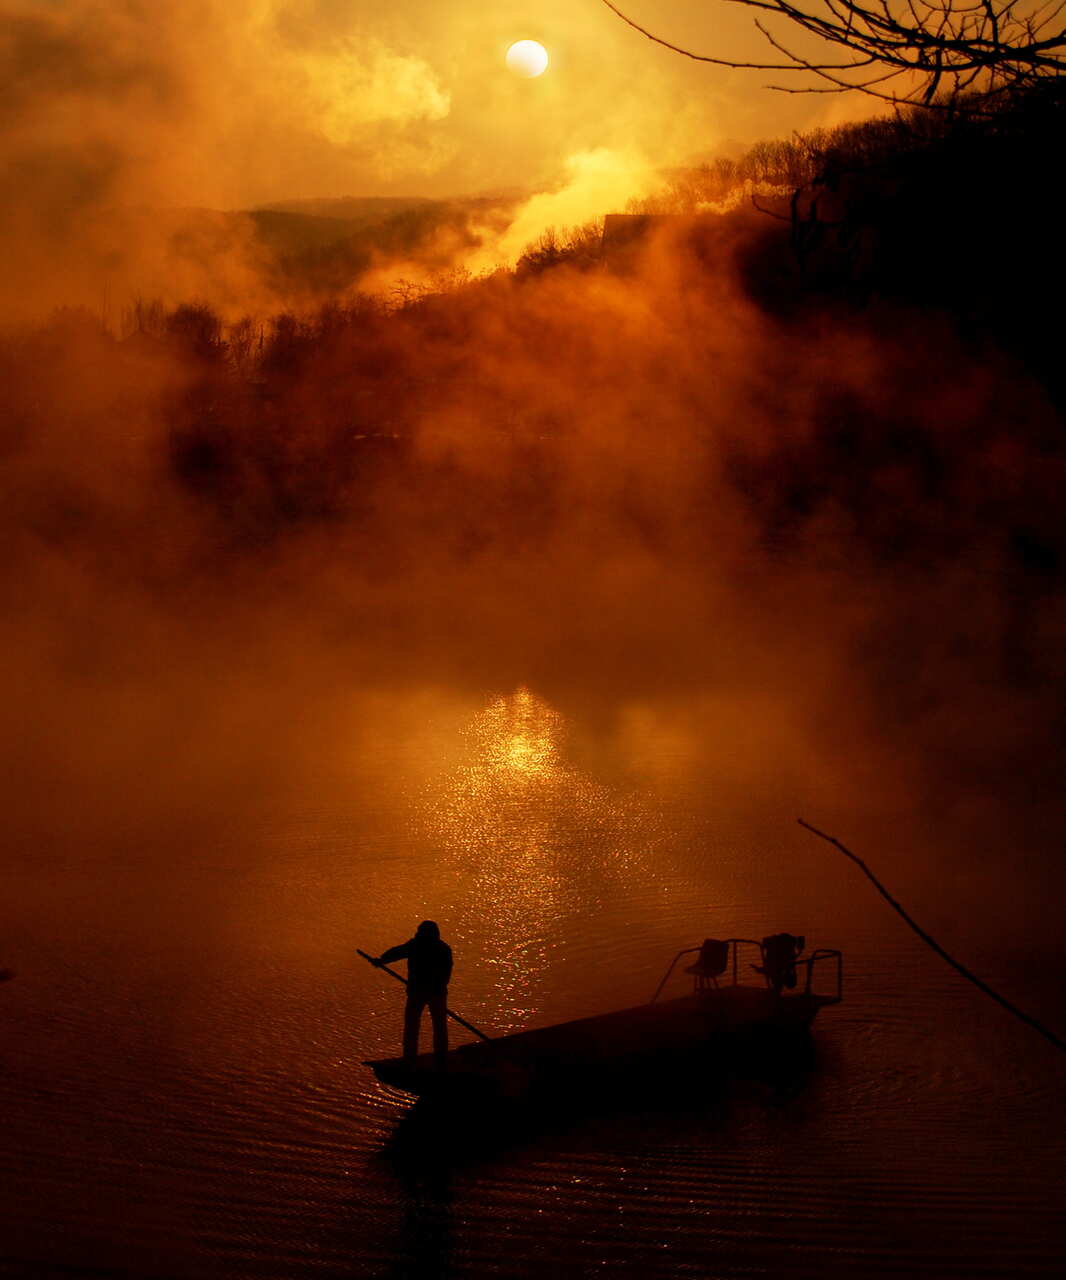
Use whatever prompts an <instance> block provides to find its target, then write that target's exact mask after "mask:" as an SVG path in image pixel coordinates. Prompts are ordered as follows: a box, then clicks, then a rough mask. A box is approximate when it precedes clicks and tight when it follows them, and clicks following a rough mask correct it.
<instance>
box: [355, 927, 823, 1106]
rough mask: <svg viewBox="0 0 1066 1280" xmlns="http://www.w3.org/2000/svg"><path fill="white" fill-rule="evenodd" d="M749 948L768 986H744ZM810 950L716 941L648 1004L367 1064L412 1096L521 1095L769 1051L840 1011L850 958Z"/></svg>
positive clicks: (778, 939)
mask: <svg viewBox="0 0 1066 1280" xmlns="http://www.w3.org/2000/svg"><path fill="white" fill-rule="evenodd" d="M741 948H746V949H747V953H748V955H749V956H751V957H755V956H756V955H757V956H758V959H759V963H758V964H755V963H750V962H749V963H746V964H745V965H744V967H743V972H745V973H747V972H748V971H749V970H754V971H755V972H756V973H758V974H759V975H761V977H762V979H763V981H762V983H761V984H760V985H755V984H754V983H748V982H741V981H740V973H741V971H742V968H741V963H740V960H739V952H740V949H741ZM803 948H804V939H802V938H797V937H794V936H793V935H791V934H774V935H772V936H771V937H768V938H764V939H763V940H762V942H755V941H753V940H752V939H748V938H729V939H727V940H724V941H723V940H718V939H707V940H706V941H705V942H704V944H703V945H702V947H692V948H687V949H686V950H683V951H679V952H678V954H677V955H676V956H675V957H674V960H673V962H672V963H671V965H670V967H669V969H668V970H667V972H666V974H665V976H664V977H663V980H662V982H660V984H659V987H658V990H657V991H656V993H655V995H654V996H653V997H652V999H651V1000H650V1001H649V1002H648V1003H647V1004H642V1005H636V1006H634V1007H632V1008H629V1009H619V1010H616V1011H614V1012H611V1013H603V1014H598V1015H596V1016H594V1017H589V1018H577V1019H574V1020H573V1021H570V1022H562V1023H558V1024H557V1025H555V1026H550V1027H537V1028H533V1029H531V1030H527V1031H518V1032H514V1033H512V1034H511V1035H505V1036H498V1037H493V1038H491V1039H490V1038H483V1039H481V1040H477V1041H474V1042H472V1043H469V1044H463V1045H459V1046H458V1047H457V1048H455V1049H452V1050H450V1051H449V1052H448V1053H447V1054H444V1055H443V1056H442V1057H441V1058H440V1059H437V1058H435V1057H434V1055H433V1054H431V1053H423V1054H419V1055H418V1056H416V1057H399V1058H383V1059H377V1060H372V1061H368V1062H367V1064H366V1065H367V1066H369V1067H370V1068H371V1069H372V1070H373V1072H374V1074H375V1075H376V1076H377V1078H378V1079H379V1080H381V1081H382V1082H383V1083H385V1084H387V1085H390V1086H391V1087H392V1088H395V1089H401V1090H403V1091H404V1092H406V1093H411V1094H416V1095H426V1094H435V1093H441V1092H448V1093H454V1092H463V1091H466V1090H469V1091H470V1092H471V1093H479V1094H480V1093H482V1092H488V1093H492V1094H504V1095H509V1096H514V1095H524V1094H527V1093H530V1092H541V1091H542V1090H554V1089H557V1088H560V1087H563V1088H569V1087H571V1086H573V1085H575V1084H577V1083H579V1082H582V1081H584V1082H586V1083H592V1084H595V1083H596V1082H597V1080H602V1079H604V1078H606V1077H607V1076H611V1077H615V1076H619V1075H623V1074H625V1073H627V1072H630V1071H633V1070H635V1069H641V1068H644V1069H646V1068H649V1067H650V1068H655V1067H659V1068H664V1069H671V1068H673V1067H675V1066H676V1065H678V1064H679V1063H680V1062H682V1061H683V1060H684V1059H685V1058H686V1057H691V1056H692V1055H693V1054H694V1053H695V1054H698V1053H699V1052H700V1051H706V1050H711V1051H712V1052H713V1051H716V1050H722V1049H724V1048H725V1047H726V1046H728V1044H729V1043H730V1042H732V1041H738V1040H741V1039H745V1040H746V1039H749V1038H759V1039H761V1040H765V1041H766V1042H767V1046H768V1050H769V1045H770V1044H780V1041H781V1038H782V1037H790V1036H795V1035H797V1034H798V1033H802V1032H805V1031H806V1030H807V1029H808V1028H809V1027H810V1025H811V1023H812V1022H813V1020H814V1018H815V1017H816V1015H817V1013H818V1011H819V1009H822V1008H823V1007H825V1006H826V1005H832V1004H839V1003H840V1000H841V997H842V982H843V957H842V955H841V953H840V952H839V951H836V950H829V949H823V950H818V951H814V952H812V953H810V954H809V955H803ZM689 955H697V957H698V958H697V959H696V961H695V962H694V963H693V964H690V965H688V966H687V968H686V969H685V972H686V973H688V974H689V975H691V977H692V984H693V989H692V991H691V992H690V993H689V994H688V995H684V996H680V997H676V998H674V999H670V1000H660V999H659V996H660V994H661V993H662V991H663V989H664V987H665V986H666V984H667V982H668V980H669V978H670V976H671V974H672V973H673V972H674V969H675V968H676V966H677V963H678V961H679V960H681V959H682V957H684V956H689ZM827 969H828V970H831V971H832V974H831V976H832V978H833V979H835V981H833V983H832V990H831V991H829V992H825V991H819V990H818V989H817V984H816V981H815V979H816V976H817V978H819V979H822V978H823V975H824V973H825V971H826V970H827ZM727 975H729V976H728V977H727ZM723 980H724V981H723ZM479 1034H481V1033H479Z"/></svg>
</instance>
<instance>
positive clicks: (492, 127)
mask: <svg viewBox="0 0 1066 1280" xmlns="http://www.w3.org/2000/svg"><path fill="white" fill-rule="evenodd" d="M627 7H628V9H629V11H630V12H631V14H632V16H633V17H634V18H635V19H636V20H638V21H641V22H643V23H645V24H646V25H649V26H651V27H653V28H655V29H656V30H657V31H659V32H661V33H662V34H663V35H664V36H667V37H669V38H671V39H674V40H677V41H678V42H680V43H682V44H686V45H688V46H689V47H692V48H695V49H698V50H700V51H703V52H707V53H718V52H722V51H729V52H733V53H736V54H737V55H738V56H753V55H757V54H759V52H760V51H761V50H763V49H764V46H763V45H762V43H761V39H760V37H759V36H758V35H757V33H755V32H754V31H753V30H752V27H751V15H750V14H749V13H747V12H746V11H744V10H742V9H739V8H735V7H733V6H729V5H726V4H714V3H707V2H705V0H699V2H697V0H676V2H672V3H670V4H662V3H658V4H655V3H652V2H651V0H633V3H631V4H629V5H628V6H627ZM0 15H2V23H0V26H2V28H3V30H4V31H5V33H6V34H5V35H4V36H2V37H0V84H2V85H3V88H2V89H0V115H2V119H3V125H4V130H3V132H4V134H5V135H6V136H5V141H4V143H3V149H4V152H5V155H4V159H5V160H11V159H14V161H15V164H16V179H15V181H14V182H13V184H12V187H11V188H10V189H9V190H8V191H6V192H4V193H3V195H4V198H5V199H8V200H10V199H20V198H22V199H25V198H30V199H32V198H33V194H34V189H35V188H36V187H43V188H44V194H45V195H46V196H47V197H48V199H49V200H57V199H58V200H59V201H62V200H64V199H79V198H83V197H85V196H87V195H92V196H94V197H99V198H103V199H105V200H107V201H109V202H115V203H130V202H133V203H147V204H169V205H178V206H189V205H198V206H203V205H207V206H211V207H215V208H235V207H246V206H248V205H249V204H254V203H256V202H265V201H269V200H277V199H283V198H294V197H299V196H312V195H313V196H339V195H369V194H400V193H402V194H420V195H448V194H461V193H470V192H480V191H488V192H495V191H498V190H500V189H509V188H514V187H521V188H531V187H533V188H542V187H544V186H550V185H551V184H553V183H556V182H558V181H560V180H563V179H565V178H566V177H567V176H568V174H569V173H570V172H571V170H572V167H573V157H574V156H575V155H581V154H587V153H600V154H607V155H608V156H609V160H608V163H610V164H613V165H615V166H616V167H618V166H621V167H626V166H629V165H632V166H634V167H635V168H636V169H637V170H640V169H642V168H645V167H646V166H648V165H651V166H656V167H657V166H662V165H669V164H674V163H679V162H685V161H689V160H692V159H698V158H701V157H705V156H707V155H709V154H712V153H713V152H714V151H715V150H716V149H718V148H720V147H722V146H730V145H731V144H732V145H734V146H735V145H736V144H737V143H741V144H743V143H745V142H751V141H754V140H756V139H758V138H760V137H766V136H780V135H787V134H788V133H790V132H791V131H792V130H793V129H795V128H797V127H798V128H803V127H807V126H809V125H811V124H815V123H820V122H824V121H826V120H833V119H839V118H841V117H842V114H848V113H852V114H862V113H863V112H864V110H865V107H864V104H863V102H862V100H861V99H860V100H858V101H855V100H854V99H853V100H852V101H850V102H848V101H844V100H840V99H837V98H835V97H832V98H823V97H813V98H806V97H801V98H797V97H792V96H786V95H781V94H777V93H773V92H771V91H767V90H765V89H763V88H762V87H761V85H762V83H763V81H765V80H767V79H772V78H773V77H772V76H768V75H766V74H764V73H759V72H729V71H725V70H722V69H720V68H715V67H709V66H706V65H703V64H699V63H693V62H691V61H689V60H687V59H684V58H681V57H679V56H677V55H676V54H673V53H671V52H669V51H668V50H665V49H662V48H659V47H657V46H655V45H653V44H651V43H649V42H648V41H647V40H645V39H644V38H642V37H641V36H640V35H638V34H637V33H636V32H634V31H632V30H631V29H629V28H627V27H626V26H625V25H624V24H622V23H621V22H620V21H619V20H618V19H617V18H616V17H615V16H614V15H613V14H612V13H611V12H610V11H609V10H608V9H607V8H606V7H605V6H604V5H603V4H601V3H600V0H527V2H526V3H517V2H516V0H494V2H493V3H491V4H490V3H485V2H484V0H451V2H450V3H445V4H440V3H430V0H395V2H394V3H392V4H390V5H389V6H387V7H386V6H383V5H380V4H377V3H374V4H371V3H369V0H184V2H183V3H182V4H181V5H180V6H179V5H159V4H158V3H154V2H149V0H51V2H50V3H47V4H46V3H41V0H0ZM526 37H528V38H534V39H537V40H540V41H541V42H542V43H544V44H545V45H546V46H547V47H548V49H549V50H550V53H551V58H552V63H551V67H550V69H549V71H548V72H547V74H545V75H544V76H543V77H542V78H540V79H538V80H521V79H518V78H516V77H514V76H512V75H510V74H509V73H508V72H507V71H506V69H505V67H504V63H503V56H504V52H505V50H506V48H507V46H508V45H509V43H510V42H511V41H513V40H516V39H520V38H526ZM19 173H21V174H22V175H23V176H22V178H21V179H19V177H18V176H17V175H18V174H19ZM27 184H28V185H27Z"/></svg>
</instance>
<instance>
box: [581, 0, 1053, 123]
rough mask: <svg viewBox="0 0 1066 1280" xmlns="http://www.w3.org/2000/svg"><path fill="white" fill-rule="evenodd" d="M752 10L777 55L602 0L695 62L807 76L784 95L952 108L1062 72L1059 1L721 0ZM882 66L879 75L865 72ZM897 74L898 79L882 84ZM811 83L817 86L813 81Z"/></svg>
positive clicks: (640, 29)
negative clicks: (747, 52) (657, 25)
mask: <svg viewBox="0 0 1066 1280" xmlns="http://www.w3.org/2000/svg"><path fill="white" fill-rule="evenodd" d="M721 2H722V3H723V4H739V5H742V6H743V7H744V8H746V9H753V10H757V11H758V13H757V14H756V15H755V17H754V19H753V21H754V24H755V26H756V28H757V29H758V31H759V32H760V34H761V35H762V36H763V38H764V39H765V40H766V42H767V43H768V44H769V45H770V47H771V48H772V49H774V50H775V52H776V53H778V54H779V55H780V56H781V59H782V60H781V61H780V62H745V61H741V60H740V59H737V58H729V57H714V56H711V55H708V54H701V53H694V52H693V51H692V50H690V49H685V48H683V47H682V46H681V45H677V44H673V43H672V42H671V41H669V40H666V39H664V38H663V37H662V36H659V35H656V34H655V33H654V32H652V31H649V30H647V29H646V28H645V27H642V26H641V25H640V24H639V23H637V22H635V21H634V20H633V19H632V18H630V17H628V16H627V15H626V14H625V13H623V12H622V10H621V9H619V8H618V7H617V6H616V5H615V4H613V3H612V0H603V3H604V4H605V5H606V6H607V7H608V9H610V10H611V11H612V13H614V14H616V15H617V16H618V17H619V18H620V19H621V20H622V21H623V22H624V23H626V25H627V26H630V27H632V28H633V30H634V31H637V32H639V33H640V34H641V35H642V36H644V37H646V38H647V39H648V40H651V41H654V43H655V44H659V45H662V46H663V47H664V48H666V49H670V50H671V51H672V52H673V53H678V54H681V55H682V56H683V57H686V58H691V59H693V61H695V62H708V63H711V64H712V65H714V66H719V67H730V68H735V69H744V70H752V71H785V72H792V73H798V74H800V75H803V76H804V77H805V82H804V83H801V84H795V85H787V86H786V85H780V84H776V85H771V86H769V87H771V88H775V89H779V90H781V91H783V92H785V93H845V92H848V91H857V92H860V93H865V94H868V95H869V96H871V97H875V98H880V99H882V100H884V101H887V102H893V103H914V104H920V105H922V106H929V107H944V106H946V107H948V108H951V107H952V106H953V104H954V102H955V101H956V99H957V98H958V95H959V94H960V93H962V92H964V91H972V90H980V91H981V92H983V93H991V94H997V93H999V92H1002V91H1004V90H1007V89H1010V88H1013V87H1022V86H1026V85H1031V84H1033V83H1034V82H1036V81H1038V80H1044V79H1048V78H1051V77H1055V76H1060V75H1062V74H1063V73H1064V72H1066V27H1063V26H1062V25H1061V18H1060V15H1061V14H1062V12H1063V9H1064V8H1066V0H1043V2H1042V0H874V4H875V7H871V6H870V4H868V3H862V0H807V3H802V4H800V3H794V0H721ZM766 14H769V15H772V16H773V18H776V19H781V20H783V21H787V22H789V23H791V24H792V26H793V27H794V28H799V30H800V31H801V32H805V33H806V34H808V35H810V36H816V37H817V38H818V39H819V40H822V41H824V42H825V43H826V44H829V45H832V46H834V47H836V48H837V49H840V50H843V51H846V53H847V55H848V56H849V57H850V61H844V62H834V61H821V60H815V59H814V58H812V57H809V56H807V55H805V54H801V53H799V52H798V51H797V50H796V49H795V48H794V47H792V45H791V44H789V43H787V42H786V41H785V40H784V38H783V37H782V36H780V35H779V34H777V33H776V31H771V30H770V28H769V27H768V26H767V25H766V22H767V19H766V18H765V17H764V15H766ZM876 68H880V69H881V70H880V72H879V73H878V74H874V75H868V74H866V72H869V71H871V70H874V69H876ZM897 78H899V80H900V83H899V84H898V85H897V86H896V87H893V88H888V87H887V86H889V85H890V84H892V82H893V81H895V80H897ZM818 80H821V81H822V82H823V83H822V84H821V85H819V84H818V83H817V81H818Z"/></svg>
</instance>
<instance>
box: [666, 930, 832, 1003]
mask: <svg viewBox="0 0 1066 1280" xmlns="http://www.w3.org/2000/svg"><path fill="white" fill-rule="evenodd" d="M726 946H727V947H728V948H729V951H728V959H727V961H726V964H725V967H724V968H723V970H722V972H721V974H718V975H717V976H718V977H723V976H724V975H725V974H726V973H727V972H728V973H729V974H730V975H731V979H732V981H731V985H732V986H734V987H736V986H739V985H740V972H739V969H740V965H739V959H738V953H739V950H740V947H741V946H747V947H755V948H756V950H757V951H758V952H759V959H760V962H761V963H760V966H759V967H760V968H762V967H763V965H765V961H766V957H765V954H764V951H763V945H762V943H761V942H757V941H756V940H755V939H754V938H728V939H726ZM701 950H702V948H701V947H685V948H684V949H683V950H682V951H679V952H678V953H677V955H676V956H674V958H673V960H671V961H670V967H669V968H668V969H667V970H666V972H665V973H664V974H663V977H662V981H661V982H660V983H659V985H658V986H657V987H656V988H655V994H654V995H653V996H652V998H651V1003H652V1004H654V1003H655V1002H656V1000H658V998H659V996H660V995H662V991H663V988H664V987H665V986H666V984H667V983H668V982H669V981H670V977H671V975H672V974H673V972H674V970H675V969H676V968H677V962H678V961H679V960H680V959H681V958H682V957H683V956H692V955H698V954H699V952H700V951H701ZM828 962H835V970H836V973H835V977H836V995H835V996H824V997H823V998H824V999H826V1000H836V1001H840V1000H841V999H842V998H843V995H844V957H843V953H842V952H840V951H837V950H836V949H835V948H833V947H819V948H818V949H817V950H815V951H812V952H811V954H810V955H809V956H799V957H798V958H797V959H796V968H797V969H800V968H805V969H806V971H807V972H806V977H805V979H804V983H803V994H804V995H807V996H809V995H811V994H812V990H811V987H812V983H813V979H814V971H815V968H816V967H817V966H818V965H822V967H823V968H824V967H825V966H826V964H827V963H828Z"/></svg>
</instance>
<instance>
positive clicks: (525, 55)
mask: <svg viewBox="0 0 1066 1280" xmlns="http://www.w3.org/2000/svg"><path fill="white" fill-rule="evenodd" d="M507 66H508V68H509V70H511V71H513V72H514V73H515V75H516V76H524V77H525V78H526V79H527V80H532V78H533V77H534V76H539V75H542V74H543V73H544V72H545V71H546V70H547V67H548V50H547V49H545V47H544V46H543V45H542V44H538V43H537V42H536V40H516V41H515V43H514V44H513V45H511V47H510V48H509V49H508V50H507Z"/></svg>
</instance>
